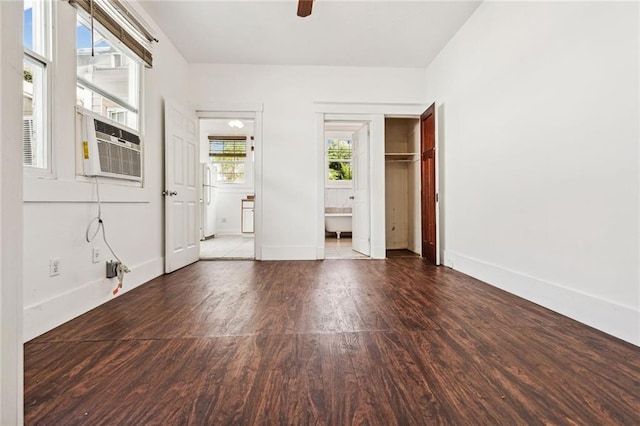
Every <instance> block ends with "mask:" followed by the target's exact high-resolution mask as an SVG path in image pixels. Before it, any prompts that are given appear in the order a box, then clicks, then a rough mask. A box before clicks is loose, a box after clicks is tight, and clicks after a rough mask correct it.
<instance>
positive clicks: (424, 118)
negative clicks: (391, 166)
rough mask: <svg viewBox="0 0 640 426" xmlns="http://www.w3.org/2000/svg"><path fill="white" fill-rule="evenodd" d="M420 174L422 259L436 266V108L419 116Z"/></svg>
mask: <svg viewBox="0 0 640 426" xmlns="http://www.w3.org/2000/svg"><path fill="white" fill-rule="evenodd" d="M420 159H421V161H420V165H421V167H420V173H421V175H422V177H421V182H422V193H421V195H422V257H424V258H425V260H426V261H427V262H429V263H432V264H434V265H435V264H436V108H435V104H432V105H431V106H430V107H429V108H427V110H426V111H425V112H424V113H423V114H422V115H421V116H420Z"/></svg>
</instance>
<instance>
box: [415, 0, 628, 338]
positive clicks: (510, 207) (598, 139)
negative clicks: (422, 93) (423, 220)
mask: <svg viewBox="0 0 640 426" xmlns="http://www.w3.org/2000/svg"><path fill="white" fill-rule="evenodd" d="M638 47H639V46H638V5H637V4H635V3H631V2H629V3H613V2H597V3H592V2H567V3H556V2H540V3H523V2H485V3H483V4H482V5H481V6H480V7H479V8H478V10H477V11H476V12H475V13H474V14H473V15H472V16H471V18H470V19H469V20H468V21H467V22H466V23H465V25H464V26H463V27H462V28H461V29H460V31H459V32H458V33H457V35H456V36H455V37H454V38H453V40H452V41H451V42H450V43H449V44H448V45H447V46H446V48H445V49H444V50H443V51H442V52H441V53H440V55H439V56H438V57H437V58H436V60H435V61H434V62H433V63H432V64H431V65H430V66H429V68H428V72H427V92H426V93H427V95H428V98H429V99H435V100H437V116H438V118H437V122H438V143H439V145H440V151H439V152H440V154H439V155H440V164H441V166H442V168H441V173H440V179H441V196H442V197H441V209H442V210H443V216H442V217H443V219H444V224H443V225H444V226H443V235H442V237H443V241H444V246H443V248H444V253H443V254H444V261H445V264H447V265H449V266H452V267H453V268H455V269H459V270H461V271H463V272H465V273H468V274H470V275H473V276H475V277H478V278H480V279H482V280H484V281H487V282H489V283H491V284H493V285H496V286H498V287H501V288H504V289H506V290H508V291H511V292H513V293H515V294H518V295H521V296H523V297H525V298H527V299H529V300H532V301H534V302H536V303H539V304H541V305H543V306H546V307H549V308H551V309H553V310H555V311H558V312H560V313H563V314H565V315H568V316H570V317H572V318H575V319H577V320H579V321H581V322H584V323H586V324H589V325H591V326H594V327H596V328H598V329H601V330H603V331H605V332H607V333H610V334H613V335H615V336H618V337H620V338H622V339H624V340H627V341H630V342H633V343H635V344H640V301H639V297H640V294H639V291H640V290H639V288H640V286H639V277H638V259H639V247H638V231H639V229H638V217H639V211H638V210H639V209H638V198H639V191H638V181H639V179H638V177H639V167H638V137H639V132H638V124H639V123H638V114H639V112H640V111H639V105H638V102H639V98H638V75H639V72H640V69H639V66H638Z"/></svg>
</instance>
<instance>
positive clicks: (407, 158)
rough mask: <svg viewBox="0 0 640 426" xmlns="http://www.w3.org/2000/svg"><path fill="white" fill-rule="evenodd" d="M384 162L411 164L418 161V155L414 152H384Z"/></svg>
mask: <svg viewBox="0 0 640 426" xmlns="http://www.w3.org/2000/svg"><path fill="white" fill-rule="evenodd" d="M384 160H385V161H387V162H390V163H392V162H399V163H400V162H401V163H411V162H413V161H418V154H417V153H415V152H386V153H385V154H384Z"/></svg>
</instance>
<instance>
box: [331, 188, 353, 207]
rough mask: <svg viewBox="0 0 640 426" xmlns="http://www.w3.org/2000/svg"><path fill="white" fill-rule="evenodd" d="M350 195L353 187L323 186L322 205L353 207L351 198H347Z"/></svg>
mask: <svg viewBox="0 0 640 426" xmlns="http://www.w3.org/2000/svg"><path fill="white" fill-rule="evenodd" d="M352 196H353V188H325V189H324V207H325V208H326V207H341V208H343V207H351V208H353V200H352V199H351V198H349V197H352Z"/></svg>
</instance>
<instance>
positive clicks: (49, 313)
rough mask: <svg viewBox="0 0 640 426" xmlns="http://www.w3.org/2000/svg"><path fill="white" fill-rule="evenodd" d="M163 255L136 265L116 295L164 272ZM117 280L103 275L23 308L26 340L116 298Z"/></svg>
mask: <svg viewBox="0 0 640 426" xmlns="http://www.w3.org/2000/svg"><path fill="white" fill-rule="evenodd" d="M163 273H164V258H157V259H153V260H150V261H148V262H145V263H142V264H140V265H136V266H134V267H132V268H131V272H130V273H128V274H127V275H126V276H125V278H124V286H123V288H122V289H120V292H119V293H118V295H117V296H116V297H120V296H121V295H122V294H124V293H126V292H128V291H130V290H133V289H134V288H136V287H138V286H140V285H142V284H144V283H146V282H148V281H150V280H152V279H154V278H156V277H158V276H160V275H162V274H163ZM116 284H117V281H116V279H115V278H103V279H100V280H96V281H92V282H90V283H87V284H84V285H81V286H79V287H77V288H75V289H73V290H69V291H67V292H65V293H62V294H59V295H57V296H55V297H53V298H51V299H48V300H45V301H42V302H39V303H36V304H34V305H31V306H27V307H25V308H24V316H23V320H24V332H23V336H24V341H25V342H27V341H29V340H31V339H33V338H35V337H38V336H40V335H41V334H44V333H46V332H47V331H49V330H52V329H54V328H56V327H58V326H59V325H61V324H64V323H65V322H67V321H70V320H72V319H73V318H75V317H78V316H80V315H82V314H84V313H86V312H88V311H90V310H91V309H93V308H95V307H97V306H99V305H102V304H103V303H105V302H108V301H110V300H111V299H113V298H114V296H113V295H112V294H111V292H112V290H113V289H114V288H115V286H116Z"/></svg>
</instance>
